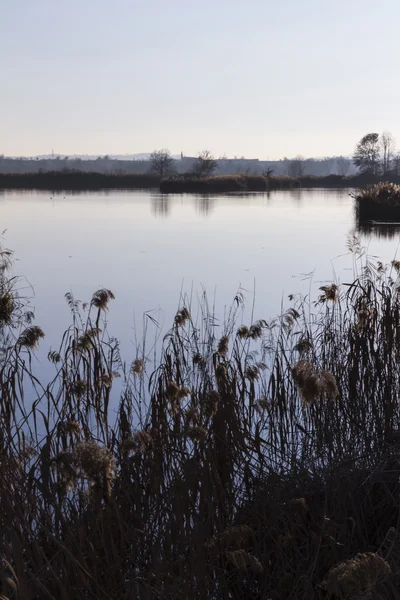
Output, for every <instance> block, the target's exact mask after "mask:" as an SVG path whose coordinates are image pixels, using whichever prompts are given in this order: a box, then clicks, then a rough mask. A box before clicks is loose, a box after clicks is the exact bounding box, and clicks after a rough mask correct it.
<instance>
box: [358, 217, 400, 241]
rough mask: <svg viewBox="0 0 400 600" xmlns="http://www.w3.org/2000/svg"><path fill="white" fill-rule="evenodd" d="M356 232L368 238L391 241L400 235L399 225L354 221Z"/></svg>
mask: <svg viewBox="0 0 400 600" xmlns="http://www.w3.org/2000/svg"><path fill="white" fill-rule="evenodd" d="M356 228H357V232H358V233H361V234H363V235H365V236H366V237H369V238H373V237H375V238H378V239H380V238H382V239H393V238H395V237H396V236H397V235H400V223H379V222H372V223H371V221H361V220H360V219H357V221H356Z"/></svg>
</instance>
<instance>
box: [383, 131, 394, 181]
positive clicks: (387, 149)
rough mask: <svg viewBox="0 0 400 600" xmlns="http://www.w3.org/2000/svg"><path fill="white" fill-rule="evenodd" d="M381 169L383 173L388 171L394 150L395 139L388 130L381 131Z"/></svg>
mask: <svg viewBox="0 0 400 600" xmlns="http://www.w3.org/2000/svg"><path fill="white" fill-rule="evenodd" d="M381 143H382V153H383V156H382V170H383V173H387V172H388V171H390V169H391V167H392V160H393V155H394V150H395V145H396V143H395V139H394V137H393V136H392V134H391V133H390V132H389V131H384V132H383V133H382V140H381Z"/></svg>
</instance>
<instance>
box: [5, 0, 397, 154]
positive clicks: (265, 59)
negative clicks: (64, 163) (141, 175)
mask: <svg viewBox="0 0 400 600" xmlns="http://www.w3.org/2000/svg"><path fill="white" fill-rule="evenodd" d="M399 23H400V2H399V1H398V0H381V1H380V2H376V0H336V1H334V2H333V1H332V2H326V1H324V0H304V1H303V2H302V1H300V0H280V1H279V0H273V1H272V0H246V2H245V1H244V0H241V1H239V0H201V1H200V2H199V1H198V0H186V1H184V0H168V1H167V0H68V1H66V2H61V1H60V0H0V77H1V79H0V81H1V87H0V154H1V153H4V154H8V155H33V154H43V153H50V152H51V150H52V148H54V151H55V152H56V153H60V154H64V153H67V154H74V153H76V154H84V153H89V154H106V153H109V154H112V153H135V152H147V151H151V150H153V149H154V148H161V147H168V148H170V149H171V151H172V152H174V153H178V152H180V151H181V150H183V151H184V153H186V154H193V153H195V152H197V151H199V150H201V149H203V148H210V149H211V150H212V152H214V153H215V154H216V155H220V154H223V153H226V154H227V155H228V156H233V155H239V156H240V155H245V156H247V157H260V158H271V159H272V158H279V157H282V156H284V155H288V156H293V155H295V154H297V153H301V154H304V155H306V156H311V155H313V156H323V155H332V154H342V153H343V154H345V153H350V152H352V150H353V147H354V145H355V143H356V141H357V140H358V138H360V137H361V136H362V135H363V134H364V133H366V132H368V131H382V130H384V129H388V130H390V131H392V132H393V134H394V135H395V136H396V137H397V138H398V143H399V146H400V79H399V75H398V61H399V56H400V36H399V33H398V30H399Z"/></svg>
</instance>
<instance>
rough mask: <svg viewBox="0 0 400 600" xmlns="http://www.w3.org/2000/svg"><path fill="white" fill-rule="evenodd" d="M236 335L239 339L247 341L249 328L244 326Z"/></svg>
mask: <svg viewBox="0 0 400 600" xmlns="http://www.w3.org/2000/svg"><path fill="white" fill-rule="evenodd" d="M236 335H237V336H238V338H240V339H241V340H243V339H246V338H248V337H249V328H248V327H246V325H242V326H241V327H239V329H238V330H237V332H236Z"/></svg>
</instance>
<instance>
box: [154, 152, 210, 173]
mask: <svg viewBox="0 0 400 600" xmlns="http://www.w3.org/2000/svg"><path fill="white" fill-rule="evenodd" d="M174 163H175V161H174V159H173V158H172V155H171V152H170V151H169V150H166V149H165V148H164V149H163V150H154V152H152V154H151V155H150V171H151V172H152V173H156V174H157V175H158V176H159V177H161V179H163V178H164V177H166V176H168V175H172V174H174V173H175V172H176V170H175V165H174ZM217 166H218V164H217V161H216V159H215V157H214V156H213V155H212V153H211V152H210V151H209V150H203V151H202V152H200V153H199V154H198V156H197V157H196V159H195V160H194V161H193V164H192V166H191V169H190V170H189V171H188V172H187V175H191V176H193V177H198V178H203V177H211V175H213V174H214V173H215V171H216V169H217Z"/></svg>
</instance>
